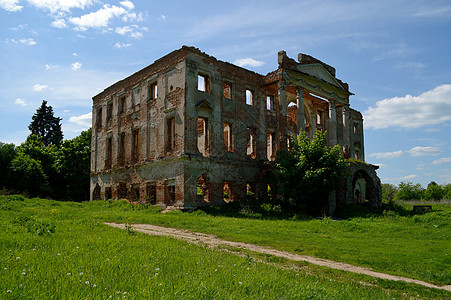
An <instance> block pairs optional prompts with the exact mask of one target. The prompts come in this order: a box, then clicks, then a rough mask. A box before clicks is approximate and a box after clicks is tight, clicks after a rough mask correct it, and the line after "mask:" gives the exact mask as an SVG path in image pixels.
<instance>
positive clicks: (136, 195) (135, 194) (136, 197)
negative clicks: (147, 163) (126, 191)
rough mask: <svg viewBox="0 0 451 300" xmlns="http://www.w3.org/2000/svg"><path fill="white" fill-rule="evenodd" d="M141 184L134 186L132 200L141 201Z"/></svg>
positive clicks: (131, 194)
mask: <svg viewBox="0 0 451 300" xmlns="http://www.w3.org/2000/svg"><path fill="white" fill-rule="evenodd" d="M139 198H140V197H139V184H133V185H132V187H131V191H130V200H132V201H139Z"/></svg>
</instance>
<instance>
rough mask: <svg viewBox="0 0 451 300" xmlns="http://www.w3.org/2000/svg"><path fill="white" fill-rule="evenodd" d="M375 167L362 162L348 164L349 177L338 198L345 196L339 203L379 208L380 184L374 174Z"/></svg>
mask: <svg viewBox="0 0 451 300" xmlns="http://www.w3.org/2000/svg"><path fill="white" fill-rule="evenodd" d="M376 169H377V166H373V165H370V164H366V163H364V162H350V164H349V173H348V174H349V175H348V177H347V179H346V185H345V189H344V190H342V191H339V193H338V194H339V195H340V196H339V197H337V198H341V199H342V197H343V196H345V199H342V200H341V201H340V202H341V203H347V204H351V203H366V202H368V203H369V204H371V205H372V206H380V205H381V202H382V192H381V182H380V179H379V177H378V176H377V174H376ZM343 200H345V201H343Z"/></svg>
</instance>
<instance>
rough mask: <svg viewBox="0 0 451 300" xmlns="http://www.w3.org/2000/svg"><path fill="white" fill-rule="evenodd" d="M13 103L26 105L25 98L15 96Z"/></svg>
mask: <svg viewBox="0 0 451 300" xmlns="http://www.w3.org/2000/svg"><path fill="white" fill-rule="evenodd" d="M14 103H16V104H18V105H22V106H27V102H25V100H24V99H22V98H17V99H16V101H14Z"/></svg>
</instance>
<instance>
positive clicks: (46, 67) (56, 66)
mask: <svg viewBox="0 0 451 300" xmlns="http://www.w3.org/2000/svg"><path fill="white" fill-rule="evenodd" d="M58 67H59V66H58V65H49V64H45V69H46V70H47V71H48V70H51V69H56V68H58Z"/></svg>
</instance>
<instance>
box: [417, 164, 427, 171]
mask: <svg viewBox="0 0 451 300" xmlns="http://www.w3.org/2000/svg"><path fill="white" fill-rule="evenodd" d="M424 167H426V165H417V170H418V171H419V170H424Z"/></svg>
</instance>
